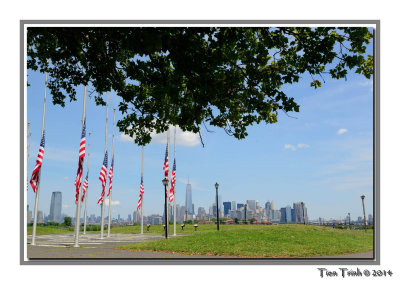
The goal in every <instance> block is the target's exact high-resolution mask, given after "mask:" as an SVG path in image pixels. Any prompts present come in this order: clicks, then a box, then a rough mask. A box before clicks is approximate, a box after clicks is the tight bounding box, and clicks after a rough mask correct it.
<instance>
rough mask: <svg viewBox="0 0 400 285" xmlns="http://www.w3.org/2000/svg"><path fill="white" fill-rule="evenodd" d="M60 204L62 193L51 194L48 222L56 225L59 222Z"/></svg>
mask: <svg viewBox="0 0 400 285" xmlns="http://www.w3.org/2000/svg"><path fill="white" fill-rule="evenodd" d="M61 203H62V193H61V192H53V193H52V194H51V202H50V215H49V221H51V222H56V223H60V222H61V205H62V204H61Z"/></svg>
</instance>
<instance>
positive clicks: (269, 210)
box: [265, 201, 271, 221]
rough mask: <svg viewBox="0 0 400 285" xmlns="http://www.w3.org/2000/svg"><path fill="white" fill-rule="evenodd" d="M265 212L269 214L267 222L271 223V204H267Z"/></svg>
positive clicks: (268, 202)
mask: <svg viewBox="0 0 400 285" xmlns="http://www.w3.org/2000/svg"><path fill="white" fill-rule="evenodd" d="M265 212H266V213H267V220H268V221H270V220H271V202H270V201H267V203H265Z"/></svg>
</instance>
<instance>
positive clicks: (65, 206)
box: [62, 204, 71, 209]
mask: <svg viewBox="0 0 400 285" xmlns="http://www.w3.org/2000/svg"><path fill="white" fill-rule="evenodd" d="M70 207H71V206H70V205H66V204H62V208H63V209H68V208H70Z"/></svg>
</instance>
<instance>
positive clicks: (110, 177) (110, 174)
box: [107, 155, 114, 197]
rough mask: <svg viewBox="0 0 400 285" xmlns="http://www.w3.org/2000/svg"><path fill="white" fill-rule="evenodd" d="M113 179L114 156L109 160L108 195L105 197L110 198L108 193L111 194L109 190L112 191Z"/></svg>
mask: <svg viewBox="0 0 400 285" xmlns="http://www.w3.org/2000/svg"><path fill="white" fill-rule="evenodd" d="M113 177H114V155H113V157H112V159H111V167H110V173H109V174H108V178H109V179H110V186H109V187H108V194H107V197H108V196H110V192H111V189H112V180H113Z"/></svg>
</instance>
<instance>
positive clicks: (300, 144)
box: [297, 143, 310, 148]
mask: <svg viewBox="0 0 400 285" xmlns="http://www.w3.org/2000/svg"><path fill="white" fill-rule="evenodd" d="M297 147H298V148H308V147H310V145H308V144H305V143H299V144H297Z"/></svg>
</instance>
